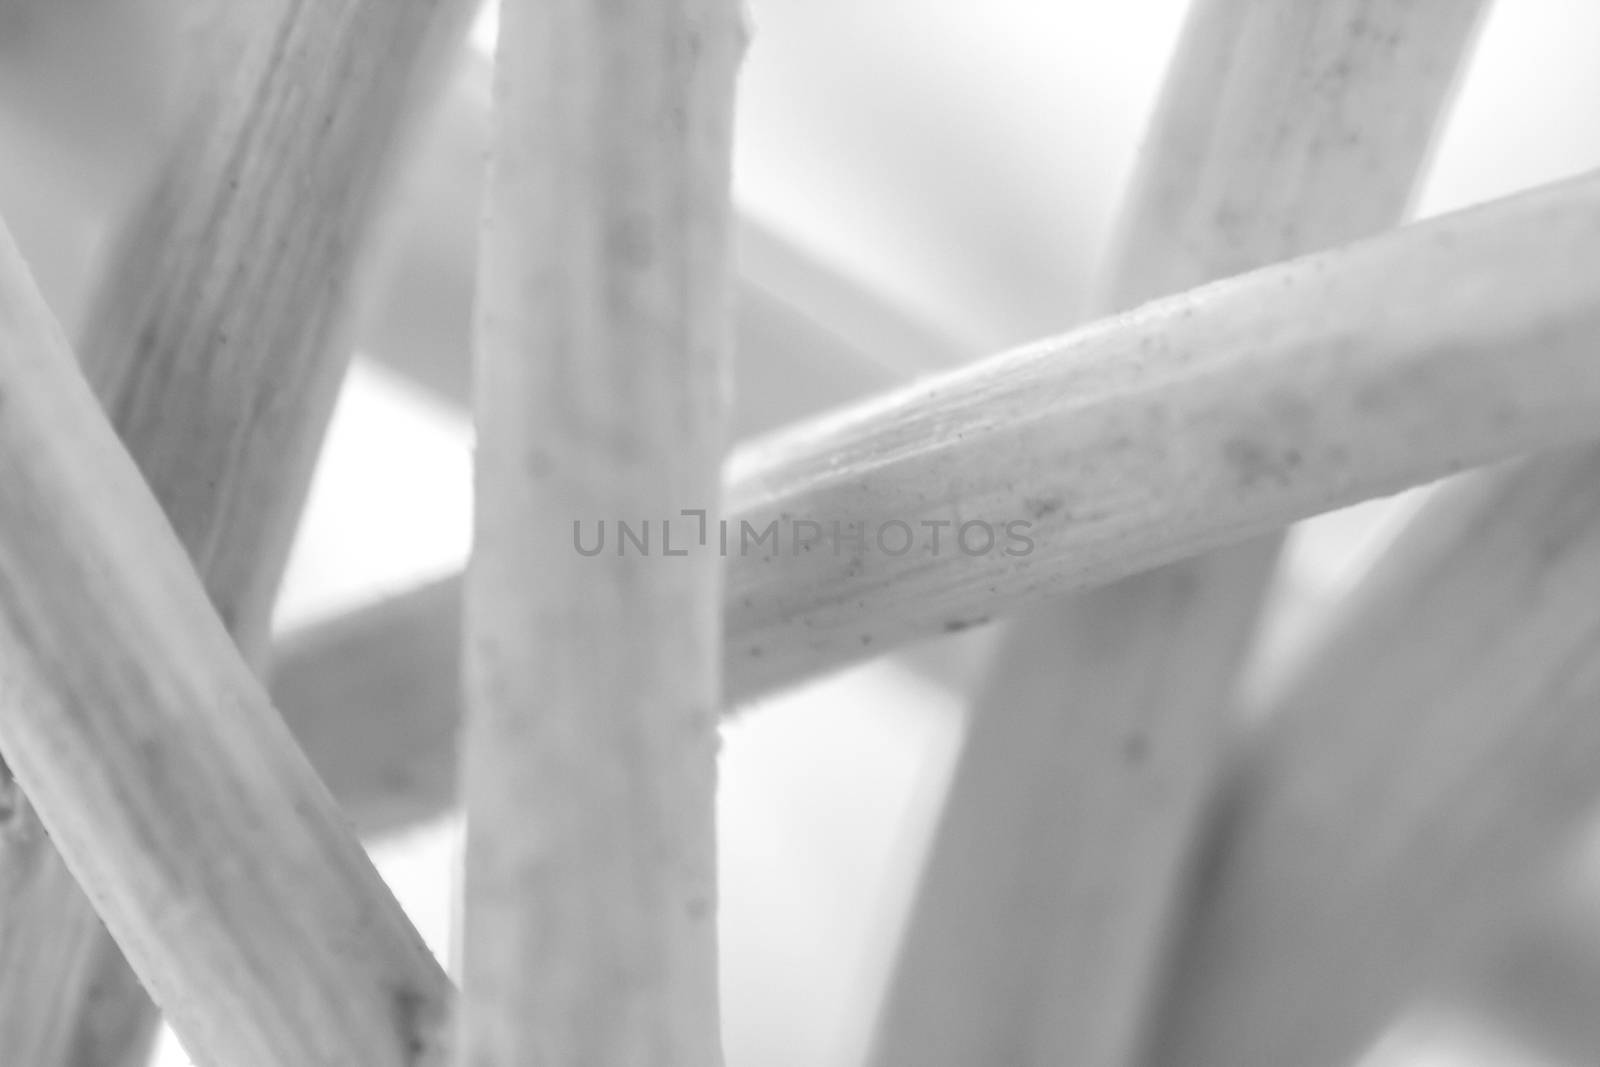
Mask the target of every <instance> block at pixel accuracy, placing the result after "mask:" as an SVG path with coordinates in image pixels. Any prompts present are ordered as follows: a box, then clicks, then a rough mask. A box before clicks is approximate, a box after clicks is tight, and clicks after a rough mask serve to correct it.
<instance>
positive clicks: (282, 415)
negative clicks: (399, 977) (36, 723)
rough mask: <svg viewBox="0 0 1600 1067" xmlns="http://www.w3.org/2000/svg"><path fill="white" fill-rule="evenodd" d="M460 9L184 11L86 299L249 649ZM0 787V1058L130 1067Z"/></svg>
mask: <svg viewBox="0 0 1600 1067" xmlns="http://www.w3.org/2000/svg"><path fill="white" fill-rule="evenodd" d="M475 9H476V4H475V3H474V2H472V0H403V2H396V0H381V2H373V0H333V2H329V3H321V4H269V5H266V6H264V7H262V8H260V9H252V10H249V11H245V12H220V13H218V14H216V15H215V17H211V13H209V12H208V13H207V15H208V17H205V18H196V20H195V24H194V25H193V26H192V28H191V29H192V44H193V46H194V47H193V51H194V54H195V58H194V60H193V67H194V74H193V76H192V77H191V78H190V79H189V84H190V85H191V87H192V88H193V89H194V90H195V91H196V92H197V93H198V94H199V95H198V97H197V98H196V99H195V100H194V106H193V110H192V112H191V114H190V115H189V117H188V120H187V121H186V122H185V124H184V125H183V127H182V129H181V131H180V134H179V136H178V139H177V141H176V143H175V145H174V146H173V148H172V150H171V151H170V152H169V153H168V155H167V158H166V160H165V161H164V163H163V166H162V168H161V170H160V172H159V173H158V175H157V176H156V178H155V180H154V182H153V184H152V186H151V188H150V191H149V192H148V193H147V194H146V195H145V196H144V197H142V198H141V200H140V201H139V203H138V204H137V205H136V206H135V208H134V211H133V213H132V215H131V216H130V224H129V226H128V227H127V229H126V232H125V233H123V234H122V235H121V238H120V240H119V241H118V242H117V244H116V245H115V247H114V248H113V249H112V251H111V254H110V256H109V257H108V260H107V263H106V266H105V273H104V277H103V280H102V283H101V285H100V289H99V291H98V293H97V294H96V296H95V299H94V301H93V303H92V305H91V307H90V310H89V314H88V323H87V326H86V330H85V338H84V344H83V345H82V347H81V350H80V356H81V358H82V362H83V365H84V368H85V371H86V373H87V374H88V375H89V378H90V381H91V384H92V385H93V386H94V388H95V389H96V391H97V392H98V393H99V395H100V398H101V400H102V402H103V403H104V404H105V406H106V408H107V410H108V411H109V412H110V414H111V416H112V419H113V423H114V426H115V428H116V430H117V432H118V433H119V434H120V435H121V436H122V439H123V442H124V444H125V445H126V446H127V447H128V449H129V450H130V451H131V453H132V455H133V457H134V459H135V461H136V462H137V463H138V464H139V466H140V469H141V472H142V473H143V475H144V477H145V479H146V480H147V482H148V483H149V485H150V486H151V488H152V489H153V490H154V492H155V493H156V495H157V497H158V498H159V499H160V501H161V503H162V505H163V507H164V508H165V510H166V514H167V519H168V520H169V521H170V523H171V524H172V526H173V528H174V529H175V530H176V531H177V533H178V535H179V537H180V538H181V540H182V541H183V543H184V545H185V547H186V548H187V549H188V550H189V552H190V555H191V558H192V559H193V561H194V563H195V566H196V568H197V569H198V571H199V573H200V575H201V578H202V580H203V582H204V584H205V587H206V591H207V593H208V594H209V595H210V597H211V600H212V603H213V605H214V606H216V608H217V609H218V611H219V612H221V613H222V615H223V617H224V619H225V620H226V621H227V623H228V625H229V628H230V630H231V631H232V633H233V635H234V637H235V639H236V640H237V641H239V643H240V646H241V647H242V648H243V649H244V650H245V652H246V654H247V655H248V656H249V657H250V658H251V659H252V660H254V661H256V662H258V663H259V660H260V658H261V653H262V652H263V651H264V648H263V645H264V640H263V638H264V636H265V632H266V622H267V619H268V616H269V613H270V609H271V607H272V598H273V595H274V593H275V591H276V588H277V584H278V579H279V574H280V571H281V569H282V565H283V561H284V558H285V556H286V554H287V552H288V547H289V542H290V538H291V534H292V532H293V528H294V523H295V519H296V517H297V515H298V514H299V510H300V504H301V501H302V498H303V496H304V493H305V490H306V485H307V482H308V480H309V474H310V467H311V464H312V461H313V459H314V456H315V454H316V449H317V445H318V442H319V440H320V438H321V435H322V431H323V427H324V425H325V423H326V421H327V418H328V415H329V412H330V411H331V407H332V403H333V397H334V393H335V391H336V389H337V386H338V383H339V381H340V377H341V373H342V369H343V367H344V365H345V363H346V360H347V358H348V355H349V340H350V336H349V333H350V331H349V326H350V323H351V320H352V316H353V313H354V310H355V303H356V300H355V296H354V291H358V290H359V288H360V287H361V284H362V279H363V277H364V275H365V274H366V273H367V271H366V270H365V269H364V265H363V260H364V250H365V249H367V247H368V246H369V245H370V241H369V237H370V236H371V233H372V231H373V229H374V220H375V218H376V215H377V212H378V209H379V204H380V203H381V201H382V199H383V197H382V193H383V190H384V188H385V186H386V185H387V184H388V181H389V177H390V175H391V172H392V171H393V170H394V166H395V161H396V155H397V152H398V147H399V145H400V144H401V142H402V141H403V140H404V134H405V131H406V130H407V129H408V127H409V126H411V125H412V124H413V123H414V121H415V117H416V114H417V112H418V110H419V108H420V107H421V106H422V105H423V104H424V102H425V101H426V100H427V99H428V98H429V97H431V96H432V95H433V92H434V90H435V88H436V86H437V83H438V81H439V80H440V78H441V77H442V76H443V74H444V72H445V71H446V70H447V69H448V68H449V66H450V65H451V64H452V63H453V62H454V58H455V56H456V55H457V52H458V45H459V42H460V40H461V39H462V37H463V35H464V32H465V29H466V26H467V24H468V22H469V20H470V18H471V15H472V14H473V12H474V10H475ZM186 17H192V16H186ZM9 755H10V753H9V752H8V753H7V756H8V757H9ZM13 795H14V798H15V804H14V805H13V806H12V808H11V813H10V815H9V818H8V820H7V823H8V824H7V826H6V828H5V837H4V841H3V844H0V849H3V854H0V863H3V864H4V866H5V868H6V869H7V872H8V873H7V877H6V879H5V881H4V883H3V884H0V1050H4V1053H3V1055H0V1058H4V1059H6V1060H7V1061H12V1060H14V1061H15V1062H19V1063H37V1064H51V1065H54V1064H70V1065H73V1067H139V1065H142V1064H143V1063H144V1062H145V1061H146V1059H147V1058H148V1055H149V1050H150V1044H151V1038H152V1037H153V1035H154V1032H155V1025H156V1022H157V1018H158V1017H157V1015H156V1011H155V1008H154V1007H153V1006H152V1005H151V1004H150V1001H149V999H148V997H147V996H146V995H145V994H144V992H143V990H142V989H141V988H140V985H139V982H138V980H137V979H136V978H135V977H134V975H133V973H132V972H131V971H129V969H128V966H127V964H126V963H125V962H124V961H123V959H122V956H121V953H120V952H119V951H118V949H117V947H116V945H115V944H113V943H112V942H111V941H110V939H109V938H108V937H107V935H106V933H105V931H104V929H103V928H102V926H101V924H100V921H99V919H98V918H97V917H96V916H95V914H94V911H93V910H92V909H91V908H90V906H89V903H88V901H87V900H85V899H84V897H83V895H82V894H81V893H80V892H78V890H77V889H76V887H75V885H74V884H73V881H72V878H71V876H70V875H69V874H68V873H67V872H66V870H65V869H64V868H63V867H62V865H61V862H60V860H59V859H58V858H57V857H56V856H55V854H54V852H53V850H52V849H51V848H50V847H49V844H48V842H47V841H46V840H44V839H43V838H42V837H41V836H40V834H39V830H38V826H37V823H36V821H35V816H34V814H33V812H32V810H31V808H30V807H29V806H28V803H27V801H26V800H25V799H24V798H22V797H21V795H20V794H19V793H16V792H15V790H13ZM241 847H245V846H241ZM307 1062H309V1061H307Z"/></svg>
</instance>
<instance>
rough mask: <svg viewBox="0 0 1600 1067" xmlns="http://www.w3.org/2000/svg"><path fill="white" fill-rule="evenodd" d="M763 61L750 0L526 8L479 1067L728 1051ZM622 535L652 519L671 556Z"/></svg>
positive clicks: (492, 329)
mask: <svg viewBox="0 0 1600 1067" xmlns="http://www.w3.org/2000/svg"><path fill="white" fill-rule="evenodd" d="M742 48H743V29H742V24H741V22H740V19H739V13H738V10H737V8H736V6H735V4H734V2H733V0H680V2H676V3H662V2H660V0H621V2H602V0H507V2H506V3H505V5H504V7H503V8H502V15H501V24H500V45H499V56H498V59H497V73H496V79H495V80H496V90H495V97H496V117H495V122H494V133H493V142H492V143H493V147H492V150H491V163H490V178H489V185H488V193H487V207H486V221H485V226H484V229H483V235H482V247H481V260H480V271H481V274H480V291H479V307H478V322H477V328H478V363H477V376H476V384H475V393H476V409H477V418H478V444H477V527H476V540H475V544H474V548H473V556H472V561H471V563H470V565H469V569H468V584H467V590H466V607H465V615H464V618H465V644H464V647H465V676H466V690H467V695H468V696H467V699H468V725H467V730H466V739H465V744H464V755H463V760H464V771H463V786H464V790H465V797H466V807H467V815H468V831H467V846H466V879H465V918H464V929H465V945H464V971H463V1009H462V1012H461V1024H460V1037H459V1050H458V1058H457V1062H458V1063H459V1064H461V1065H463V1067H467V1065H471V1067H487V1065H491V1064H493V1065H501V1064H523V1063H540V1064H544V1063H548V1064H569V1063H570V1064H580V1063H581V1064H592V1065H595V1067H601V1065H615V1067H625V1065H634V1064H644V1063H650V1064H653V1065H656V1067H675V1065H677V1067H714V1065H715V1064H717V1063H719V1062H720V1059H721V1055H720V1039H719V1034H718V1013H717V966H716V962H717V961H716V908H715V898H716V872H715V847H714V845H715V831H714V823H713V794H714V788H715V778H716V748H717V738H716V730H717V714H718V710H719V707H720V704H721V698H720V676H721V652H720V648H721V643H722V624H721V607H722V578H721V570H722V568H721V560H720V558H719V557H718V554H717V540H716V535H715V529H716V527H715V523H716V519H717V516H718V515H719V514H720V507H719V496H720V470H721V462H722V453H723V449H724V447H725V440H724V438H725V425H726V412H727V400H726V393H727V383H726V378H727V369H728V368H727V359H728V355H727V350H728V342H729V335H730V307H729V305H730V278H729V275H730V268H729V262H728V260H729V214H730V212H729V203H728V200H729V182H730V168H731V137H732V117H733V82H734V73H735V70H736V68H737V65H738V61H739V57H740V54H741V51H742ZM697 509H698V510H703V512H704V513H705V519H706V521H707V522H708V523H709V524H710V531H711V536H710V537H709V538H706V539H704V540H705V542H706V543H705V544H702V543H701V541H702V538H701V529H702V527H701V526H700V521H699V519H697V518H695V517H693V516H686V515H685V514H684V511H685V510H697ZM601 522H604V523H605V526H606V529H607V536H608V537H609V538H610V539H611V540H610V541H609V543H608V545H607V547H606V550H605V551H603V552H601V553H600V554H598V555H594V556H585V555H582V554H580V553H579V552H578V551H577V550H576V542H575V524H581V527H582V530H583V536H584V541H585V544H588V543H590V542H591V541H592V538H593V537H594V535H595V533H596V531H597V529H598V526H599V524H600V523H601ZM619 522H627V523H629V524H630V526H631V528H632V530H633V531H634V533H635V534H638V533H639V532H640V531H641V530H643V529H645V528H646V527H647V528H648V530H649V533H648V537H649V538H650V547H649V549H648V551H647V552H646V551H640V550H639V549H637V548H636V547H634V546H633V545H632V544H630V543H627V542H618V541H617V540H616V538H617V534H618V529H617V523H619ZM663 524H666V525H665V526H664V525H663ZM624 546H625V547H624ZM619 548H620V549H621V551H619Z"/></svg>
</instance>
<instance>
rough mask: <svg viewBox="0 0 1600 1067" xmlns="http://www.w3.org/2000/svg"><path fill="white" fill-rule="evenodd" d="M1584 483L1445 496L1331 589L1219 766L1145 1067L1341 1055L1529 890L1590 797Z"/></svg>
mask: <svg viewBox="0 0 1600 1067" xmlns="http://www.w3.org/2000/svg"><path fill="white" fill-rule="evenodd" d="M1597 485H1600V452H1596V451H1595V450H1594V449H1593V448H1589V449H1581V450H1575V451H1571V452H1567V453H1564V454H1560V455H1552V456H1549V457H1544V458H1540V459H1537V460H1534V461H1531V462H1529V463H1526V464H1524V465H1522V466H1520V467H1517V468H1513V469H1510V470H1507V471H1502V472H1496V473H1493V474H1490V475H1485V476H1480V477H1479V478H1476V479H1473V480H1472V481H1470V482H1468V483H1467V484H1464V485H1461V486H1457V487H1453V488H1452V489H1450V490H1448V491H1445V492H1443V493H1442V494H1441V495H1440V496H1439V498H1438V499H1436V500H1433V501H1431V502H1430V503H1429V504H1428V505H1427V506H1426V507H1425V508H1424V509H1423V511H1422V512H1421V514H1419V515H1418V516H1417V517H1416V518H1415V519H1414V520H1413V521H1412V524H1411V526H1410V527H1408V529H1407V530H1406V531H1405V532H1404V533H1403V534H1402V535H1401V538H1400V540H1399V541H1398V542H1397V543H1396V544H1395V545H1394V546H1393V547H1392V548H1391V549H1390V551H1389V553H1388V554H1387V555H1386V557H1385V558H1384V560H1382V561H1381V562H1380V563H1379V565H1378V566H1377V567H1376V569H1375V570H1374V571H1373V572H1372V573H1371V574H1370V575H1369V577H1368V578H1367V579H1366V581H1364V582H1363V584H1362V585H1361V586H1360V587H1358V589H1357V590H1356V591H1355V592H1354V593H1353V594H1351V596H1350V598H1349V599H1348V600H1347V604H1346V607H1345V608H1344V609H1343V610H1342V612H1341V615H1340V617H1339V618H1338V619H1337V620H1336V622H1335V624H1334V630H1333V632H1332V636H1331V637H1330V638H1329V639H1328V641H1327V643H1326V644H1325V646H1323V647H1322V648H1321V649H1320V650H1319V654H1318V655H1317V656H1315V657H1314V658H1312V659H1310V660H1309V661H1308V663H1307V666H1306V667H1305V668H1304V669H1303V671H1302V672H1301V673H1300V674H1299V675H1298V676H1296V677H1294V678H1292V679H1291V680H1290V681H1288V682H1287V683H1285V689H1284V691H1283V693H1282V694H1281V696H1280V697H1279V698H1278V699H1275V700H1274V701H1273V704H1274V707H1273V710H1272V712H1271V717H1270V718H1269V719H1268V720H1267V721H1266V722H1265V724H1264V725H1263V727H1262V728H1261V730H1260V731H1259V733H1258V734H1256V735H1255V736H1252V737H1251V738H1249V743H1248V744H1246V745H1245V746H1244V747H1243V749H1242V751H1241V752H1240V753H1239V760H1238V773H1237V775H1235V776H1234V779H1233V780H1231V781H1230V783H1229V789H1228V792H1227V794H1226V803H1225V805H1224V806H1223V808H1222V812H1223V818H1222V820H1221V825H1220V831H1219V840H1218V841H1217V846H1216V855H1215V858H1214V859H1213V860H1211V861H1209V862H1208V865H1207V866H1208V869H1209V871H1210V873H1209V876H1208V878H1207V879H1206V881H1205V883H1204V884H1203V885H1202V887H1201V890H1202V891H1201V893H1200V896H1199V898H1198V900H1197V902H1196V906H1195V919H1194V929H1193V930H1192V931H1190V936H1189V937H1188V938H1187V939H1186V943H1185V946H1184V951H1183V953H1182V955H1181V957H1180V966H1179V968H1178V971H1177V977H1176V981H1175V984H1174V987H1173V993H1172V996H1171V998H1170V1000H1171V1008H1170V1013H1169V1014H1170V1017H1169V1018H1168V1019H1167V1020H1166V1025H1165V1026H1164V1027H1163V1029H1162V1037H1163V1040H1162V1041H1161V1043H1160V1049H1159V1050H1158V1051H1159V1058H1158V1059H1157V1060H1156V1062H1157V1063H1160V1064H1163V1065H1173V1067H1176V1065H1179V1064H1181V1065H1182V1067H1222V1065H1224V1064H1226V1065H1227V1067H1235V1065H1241V1064H1272V1063H1280V1062H1291V1061H1292V1062H1294V1063H1296V1064H1305V1065H1306V1067H1318V1065H1323V1064H1327V1065H1333V1064H1341V1063H1347V1062H1350V1061H1351V1060H1352V1059H1353V1058H1354V1056H1355V1055H1356V1054H1358V1053H1359V1052H1360V1050H1361V1048H1363V1047H1364V1046H1365V1044H1366V1043H1367V1042H1368V1041H1370V1040H1371V1039H1372V1038H1373V1037H1375V1036H1376V1035H1377V1032H1378V1030H1379V1029H1380V1028H1381V1027H1382V1026H1384V1025H1385V1024H1386V1023H1387V1022H1389V1021H1390V1020H1391V1019H1392V1018H1393V1017H1394V1016H1395V1015H1396V1014H1397V1013H1398V1012H1399V1011H1400V1010H1401V1009H1402V1008H1403V1007H1404V1006H1405V1004H1406V1001H1407V998H1408V997H1410V996H1412V995H1413V994H1415V993H1416V992H1418V990H1419V987H1420V986H1421V984H1422V983H1423V982H1424V981H1425V980H1427V979H1430V978H1435V977H1438V976H1440V975H1441V974H1442V973H1443V972H1444V971H1445V969H1446V968H1447V967H1450V966H1451V965H1452V964H1454V963H1455V962H1457V961H1459V960H1461V959H1463V958H1464V957H1465V954H1466V953H1467V952H1468V950H1469V949H1471V948H1472V947H1473V946H1474V944H1479V943H1480V942H1477V941H1476V940H1475V939H1478V938H1481V937H1484V936H1486V935H1488V934H1490V933H1492V932H1494V931H1496V930H1497V928H1498V926H1499V924H1500V923H1501V922H1502V921H1503V920H1509V919H1510V918H1511V917H1512V916H1513V914H1514V913H1515V910H1516V908H1517V906H1518V902H1519V898H1520V897H1521V896H1522V894H1524V893H1526V892H1528V891H1530V890H1534V889H1537V888H1539V887H1540V885H1541V883H1542V882H1544V881H1545V880H1546V879H1547V878H1548V877H1549V875H1550V874H1551V872H1552V864H1553V861H1555V860H1556V859H1558V858H1560V857H1561V856H1562V855H1563V851H1562V849H1563V846H1569V845H1571V844H1573V843H1574V841H1575V838H1576V835H1577V834H1578V833H1579V831H1581V829H1582V828H1583V827H1584V826H1585V825H1588V820H1589V819H1590V818H1591V816H1592V813H1593V810H1594V805H1595V802H1596V801H1597V800H1600V773H1597V771H1596V768H1597V767H1600V728H1597V723H1596V719H1595V715H1594V707H1595V703H1596V701H1597V700H1600V657H1596V655H1595V654H1594V653H1595V647H1596V646H1595V641H1596V636H1597V635H1600V601H1597V598H1596V597H1595V595H1594V590H1595V589H1596V588H1597V587H1600V491H1597V489H1596V486H1597ZM1224 1020H1227V1021H1226V1022H1225V1021H1224ZM1285 1057H1288V1058H1287V1059H1286V1058H1285Z"/></svg>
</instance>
